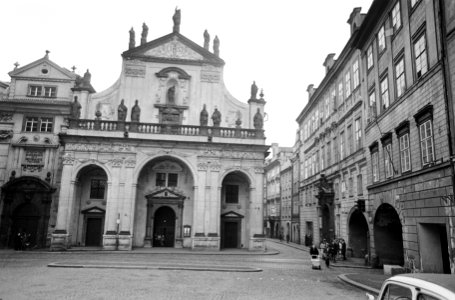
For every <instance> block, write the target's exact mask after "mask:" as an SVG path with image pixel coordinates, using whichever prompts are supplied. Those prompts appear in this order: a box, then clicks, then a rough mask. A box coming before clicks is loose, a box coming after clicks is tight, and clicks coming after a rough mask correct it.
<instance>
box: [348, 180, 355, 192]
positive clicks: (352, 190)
mask: <svg viewBox="0 0 455 300" xmlns="http://www.w3.org/2000/svg"><path fill="white" fill-rule="evenodd" d="M348 182H349V187H348V188H349V196H350V197H352V196H354V179H353V178H352V177H349V180H348Z"/></svg>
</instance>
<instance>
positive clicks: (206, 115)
mask: <svg viewBox="0 0 455 300" xmlns="http://www.w3.org/2000/svg"><path fill="white" fill-rule="evenodd" d="M199 122H200V123H201V126H207V125H208V123H209V113H208V112H207V109H206V106H205V104H204V107H203V108H202V111H201V115H200V117H199Z"/></svg>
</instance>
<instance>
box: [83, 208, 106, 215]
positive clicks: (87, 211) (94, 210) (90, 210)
mask: <svg viewBox="0 0 455 300" xmlns="http://www.w3.org/2000/svg"><path fill="white" fill-rule="evenodd" d="M105 212H106V211H105V210H104V209H102V208H101V207H98V206H93V207H89V208H86V209H84V210H82V211H81V213H83V214H104V213H105Z"/></svg>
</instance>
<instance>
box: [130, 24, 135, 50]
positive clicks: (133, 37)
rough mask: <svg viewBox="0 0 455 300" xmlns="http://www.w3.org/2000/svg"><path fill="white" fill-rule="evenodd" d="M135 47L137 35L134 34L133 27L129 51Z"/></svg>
mask: <svg viewBox="0 0 455 300" xmlns="http://www.w3.org/2000/svg"><path fill="white" fill-rule="evenodd" d="M134 47H136V34H135V33H134V29H133V27H131V29H130V44H129V49H133V48H134Z"/></svg>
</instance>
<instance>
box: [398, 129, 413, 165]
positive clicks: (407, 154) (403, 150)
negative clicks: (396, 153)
mask: <svg viewBox="0 0 455 300" xmlns="http://www.w3.org/2000/svg"><path fill="white" fill-rule="evenodd" d="M400 161H401V172H402V173H404V172H407V171H409V170H411V151H410V148H409V133H405V134H403V135H402V136H400Z"/></svg>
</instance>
